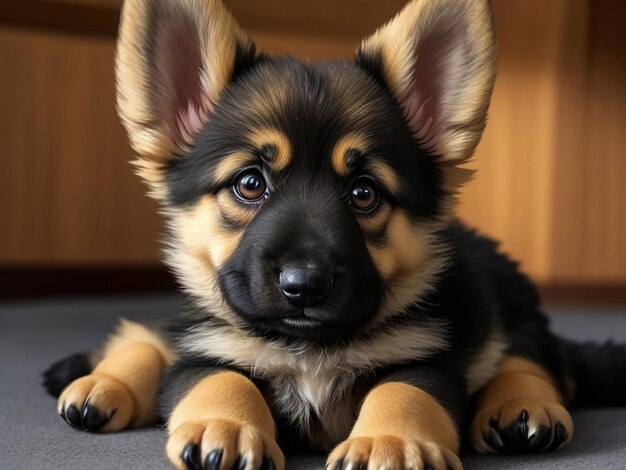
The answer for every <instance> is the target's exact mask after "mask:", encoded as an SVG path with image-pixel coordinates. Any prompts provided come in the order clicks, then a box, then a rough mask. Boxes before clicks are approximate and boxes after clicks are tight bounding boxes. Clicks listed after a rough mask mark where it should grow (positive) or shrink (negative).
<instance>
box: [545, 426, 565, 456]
mask: <svg viewBox="0 0 626 470" xmlns="http://www.w3.org/2000/svg"><path fill="white" fill-rule="evenodd" d="M566 440H567V430H566V429H565V426H563V424H562V423H556V425H555V426H554V439H553V440H552V444H551V445H550V448H549V449H548V450H556V449H558V448H559V447H560V446H561V444H563V443H564V442H565V441H566Z"/></svg>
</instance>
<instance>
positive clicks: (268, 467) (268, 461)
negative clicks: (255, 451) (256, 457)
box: [261, 457, 276, 470]
mask: <svg viewBox="0 0 626 470" xmlns="http://www.w3.org/2000/svg"><path fill="white" fill-rule="evenodd" d="M261 470H276V465H275V464H274V461H273V460H272V458H271V457H263V464H262V465H261Z"/></svg>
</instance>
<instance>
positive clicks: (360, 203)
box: [350, 178, 379, 212]
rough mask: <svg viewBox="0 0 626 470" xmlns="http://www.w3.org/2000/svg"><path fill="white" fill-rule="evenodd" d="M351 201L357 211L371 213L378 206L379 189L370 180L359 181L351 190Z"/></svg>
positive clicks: (362, 179)
mask: <svg viewBox="0 0 626 470" xmlns="http://www.w3.org/2000/svg"><path fill="white" fill-rule="evenodd" d="M350 200H351V201H352V205H353V206H354V208H355V209H357V210H359V211H361V212H370V211H372V210H374V209H375V208H376V206H377V205H378V201H379V196H378V189H377V188H376V186H375V185H374V183H373V182H371V181H369V180H368V179H364V178H361V179H358V180H356V181H355V182H354V184H353V185H352V189H351V190H350Z"/></svg>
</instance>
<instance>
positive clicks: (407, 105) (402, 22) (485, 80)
mask: <svg viewBox="0 0 626 470" xmlns="http://www.w3.org/2000/svg"><path fill="white" fill-rule="evenodd" d="M495 58H496V44H495V34H494V30H493V25H492V14H491V7H490V4H489V2H488V0H413V1H411V2H410V3H409V4H407V5H406V7H405V8H404V9H403V10H402V11H401V12H400V13H399V14H398V15H397V16H396V17H395V18H393V19H392V20H391V21H390V22H389V23H387V24H386V25H384V26H383V27H381V28H380V29H379V30H378V31H376V33H374V34H373V35H372V36H371V37H369V38H367V39H365V40H364V41H363V43H362V44H361V46H360V47H359V49H358V50H357V62H358V63H359V64H361V65H362V66H364V67H366V68H367V69H369V70H370V71H371V72H373V73H374V74H375V75H376V76H378V77H379V78H380V79H381V80H382V81H384V83H385V84H386V86H387V87H388V88H389V89H390V91H391V93H392V94H393V96H394V98H395V99H396V100H397V101H398V103H399V104H400V105H401V107H402V109H403V111H404V115H405V118H406V121H407V123H408V125H409V127H410V129H411V131H412V132H413V134H414V136H415V138H416V139H417V140H418V142H419V143H420V144H421V145H422V147H423V148H424V149H425V150H427V151H428V152H430V153H432V154H433V155H437V156H438V157H439V158H440V159H441V160H442V161H445V162H449V163H460V162H462V161H465V160H466V159H468V158H469V157H470V156H471V155H472V153H473V152H474V149H475V148H476V145H478V142H479V140H480V137H481V134H482V132H483V129H484V127H485V123H486V117H487V108H488V106H489V100H490V97H491V92H492V89H493V83H494V79H495Z"/></svg>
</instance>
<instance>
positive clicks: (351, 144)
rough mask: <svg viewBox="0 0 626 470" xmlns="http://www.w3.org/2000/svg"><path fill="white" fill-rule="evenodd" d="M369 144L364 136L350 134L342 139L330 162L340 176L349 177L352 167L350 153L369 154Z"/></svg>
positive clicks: (334, 149)
mask: <svg viewBox="0 0 626 470" xmlns="http://www.w3.org/2000/svg"><path fill="white" fill-rule="evenodd" d="M368 147H369V144H368V142H367V139H366V137H365V136H364V135H363V134H348V135H345V136H343V137H341V138H340V139H339V140H338V141H337V143H336V144H335V146H334V147H333V150H332V152H331V157H330V162H331V165H332V167H333V169H334V170H335V172H336V173H337V174H338V175H339V176H344V177H345V176H348V175H349V174H350V171H351V170H350V167H349V166H348V158H347V157H348V152H349V151H350V150H357V151H359V152H361V153H365V152H367V149H368Z"/></svg>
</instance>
